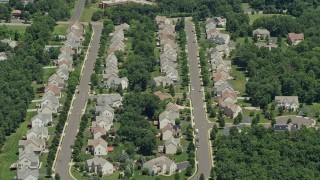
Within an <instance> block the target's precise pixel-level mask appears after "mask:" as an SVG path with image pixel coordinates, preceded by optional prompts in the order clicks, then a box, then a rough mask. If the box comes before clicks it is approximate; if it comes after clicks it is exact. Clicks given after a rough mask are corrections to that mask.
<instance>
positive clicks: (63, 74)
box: [56, 68, 69, 81]
mask: <svg viewBox="0 0 320 180" xmlns="http://www.w3.org/2000/svg"><path fill="white" fill-rule="evenodd" d="M56 73H57V75H58V76H59V77H60V78H62V79H64V80H65V81H67V80H68V79H69V71H68V70H67V69H64V68H59V69H57V72H56Z"/></svg>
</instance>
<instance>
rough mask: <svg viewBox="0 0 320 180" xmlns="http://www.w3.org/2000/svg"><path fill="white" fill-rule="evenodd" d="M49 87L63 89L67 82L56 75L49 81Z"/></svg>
mask: <svg viewBox="0 0 320 180" xmlns="http://www.w3.org/2000/svg"><path fill="white" fill-rule="evenodd" d="M48 85H55V86H57V87H58V88H60V89H62V88H64V85H65V80H64V79H62V78H61V77H60V76H58V75H57V74H56V73H55V74H53V75H51V76H50V77H49V79H48Z"/></svg>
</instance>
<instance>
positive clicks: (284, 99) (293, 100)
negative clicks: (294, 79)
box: [274, 96, 299, 111]
mask: <svg viewBox="0 0 320 180" xmlns="http://www.w3.org/2000/svg"><path fill="white" fill-rule="evenodd" d="M274 101H275V102H276V103H277V107H278V108H279V107H284V108H285V109H293V110H294V111H295V110H296V109H297V108H299V99H298V96H276V97H275V98H274Z"/></svg>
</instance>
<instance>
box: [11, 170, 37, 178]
mask: <svg viewBox="0 0 320 180" xmlns="http://www.w3.org/2000/svg"><path fill="white" fill-rule="evenodd" d="M14 179H15V180H38V179H39V171H38V169H27V168H21V169H18V170H17V176H16V177H14Z"/></svg>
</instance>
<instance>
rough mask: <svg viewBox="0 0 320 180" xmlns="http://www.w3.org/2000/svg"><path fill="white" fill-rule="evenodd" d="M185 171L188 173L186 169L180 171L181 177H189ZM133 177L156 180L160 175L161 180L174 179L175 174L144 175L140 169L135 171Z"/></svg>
mask: <svg viewBox="0 0 320 180" xmlns="http://www.w3.org/2000/svg"><path fill="white" fill-rule="evenodd" d="M185 173H186V171H185V170H183V171H181V172H180V179H185V178H188V177H187V176H185V175H184V174H185ZM133 177H134V178H135V179H137V180H151V179H152V180H154V179H156V177H159V178H160V179H161V180H173V179H174V175H171V176H143V175H141V174H140V171H135V173H134V176H133Z"/></svg>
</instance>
